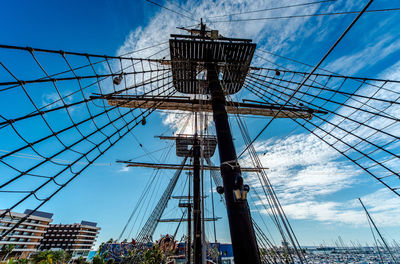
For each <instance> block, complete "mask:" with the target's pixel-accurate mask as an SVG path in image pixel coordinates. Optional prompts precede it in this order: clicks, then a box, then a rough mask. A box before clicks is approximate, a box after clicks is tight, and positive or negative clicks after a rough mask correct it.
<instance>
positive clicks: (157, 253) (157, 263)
mask: <svg viewBox="0 0 400 264" xmlns="http://www.w3.org/2000/svg"><path fill="white" fill-rule="evenodd" d="M142 264H165V256H164V254H163V252H162V251H161V250H160V248H159V247H158V246H156V245H153V246H152V247H151V248H150V249H148V250H146V252H145V253H144V255H143V262H142Z"/></svg>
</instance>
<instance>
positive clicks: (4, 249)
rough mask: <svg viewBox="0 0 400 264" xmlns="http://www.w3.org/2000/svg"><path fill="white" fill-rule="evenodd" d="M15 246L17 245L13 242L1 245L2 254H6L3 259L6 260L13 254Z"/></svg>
mask: <svg viewBox="0 0 400 264" xmlns="http://www.w3.org/2000/svg"><path fill="white" fill-rule="evenodd" d="M14 248H15V245H13V244H7V245H3V246H2V247H1V255H3V254H4V255H5V256H4V258H3V259H2V260H6V259H7V257H8V256H9V255H10V254H11V252H13V250H14Z"/></svg>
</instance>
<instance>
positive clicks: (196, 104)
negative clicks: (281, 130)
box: [107, 96, 325, 119]
mask: <svg viewBox="0 0 400 264" xmlns="http://www.w3.org/2000/svg"><path fill="white" fill-rule="evenodd" d="M107 102H108V104H109V105H111V106H123V107H127V108H156V109H159V110H171V111H188V112H209V113H211V112H212V108H211V104H210V101H208V100H201V101H200V100H193V99H181V98H179V99H177V98H176V99H175V98H173V99H164V98H157V97H149V98H143V97H134V96H115V97H114V98H111V99H108V100H107ZM159 102H162V103H161V104H157V103H159ZM155 105H157V106H156V107H155ZM226 105H227V106H226V111H227V112H228V114H239V115H256V116H275V114H276V113H278V112H279V109H280V106H277V105H268V104H252V103H240V102H232V101H228V102H227V103H226ZM316 113H317V114H325V112H323V111H318V110H312V109H306V108H298V107H284V108H283V109H282V110H281V111H280V112H279V113H278V115H277V117H278V118H302V119H311V118H312V117H313V114H316Z"/></svg>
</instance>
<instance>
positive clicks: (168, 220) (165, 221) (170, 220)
mask: <svg viewBox="0 0 400 264" xmlns="http://www.w3.org/2000/svg"><path fill="white" fill-rule="evenodd" d="M219 219H221V217H216V218H204V219H201V220H203V221H206V222H208V221H217V220H219ZM187 221H188V219H181V218H173V219H160V220H158V222H160V223H170V222H187Z"/></svg>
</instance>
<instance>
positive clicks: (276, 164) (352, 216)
mask: <svg viewBox="0 0 400 264" xmlns="http://www.w3.org/2000/svg"><path fill="white" fill-rule="evenodd" d="M166 4H167V5H168V3H166ZM286 4H291V1H278V0H274V1H270V2H268V3H266V2H265V1H262V0H238V1H227V0H223V1H211V0H203V1H201V2H200V3H199V2H198V1H187V2H186V4H185V5H183V8H184V9H186V10H196V13H195V16H196V19H198V18H200V17H212V16H217V15H221V14H229V13H238V12H242V11H248V10H255V9H261V8H268V7H273V6H283V5H286ZM358 4H359V3H358V2H357V1H344V0H343V1H336V2H335V3H334V4H332V5H330V4H329V5H328V4H324V5H315V6H308V7H299V8H289V9H284V10H279V12H266V13H260V14H254V13H253V14H249V15H242V16H240V17H239V18H246V17H250V18H255V17H267V16H272V15H276V14H279V16H286V15H293V14H305V13H307V14H312V13H315V12H317V10H318V8H321V7H322V9H321V10H324V11H329V12H332V11H337V10H349V9H352V8H353V9H354V7H355V6H356V5H358ZM169 7H171V8H173V9H176V7H173V6H169ZM210 20H214V21H215V20H226V18H214V19H208V21H210ZM309 20H310V18H303V19H292V20H274V21H270V20H267V21H256V22H254V21H253V22H242V23H215V24H213V23H208V26H209V27H212V28H217V29H218V30H220V33H221V34H222V35H225V36H230V37H244V38H253V40H254V41H255V42H259V43H261V44H260V45H258V47H260V48H262V49H266V50H270V51H273V52H276V53H282V51H288V50H289V51H295V50H296V49H298V48H299V47H300V46H301V45H297V44H298V43H299V42H301V41H302V40H303V39H304V37H305V36H310V35H312V34H313V35H315V41H316V42H319V41H321V38H322V37H325V36H329V33H330V32H332V31H333V30H334V29H335V28H334V27H333V28H332V27H330V26H329V25H328V23H324V22H326V21H331V20H336V21H340V18H337V17H331V18H318V24H317V25H316V24H315V23H314V24H312V23H307V22H308V21H309ZM206 21H207V19H206ZM192 24H196V22H193V21H190V20H188V19H186V18H184V17H183V16H178V15H176V14H173V13H171V12H169V11H166V10H160V12H158V13H157V14H156V15H155V17H154V18H153V19H152V20H151V21H150V22H149V24H148V25H147V26H145V27H141V28H138V29H136V30H135V31H132V32H131V33H130V34H129V36H128V37H127V38H126V41H125V43H124V44H123V45H122V46H121V47H120V49H119V50H118V54H124V53H128V52H131V51H134V50H140V49H142V48H145V47H148V46H151V45H154V44H157V43H161V42H164V41H167V40H168V38H169V34H170V33H178V32H179V33H180V31H179V30H177V29H176V27H177V26H186V25H192ZM294 43H295V44H296V45H293V44H294ZM399 48H400V41H398V40H394V39H393V38H392V37H390V36H386V37H385V38H383V39H381V41H379V42H377V43H371V44H368V45H367V46H366V47H365V48H364V49H362V50H361V51H359V52H357V53H353V54H350V55H345V56H343V57H340V58H338V59H336V60H334V61H333V62H331V63H330V64H329V65H328V66H327V68H329V69H331V70H333V71H338V72H341V73H346V75H348V74H351V73H355V72H356V71H358V70H359V69H361V68H362V67H363V66H365V65H366V64H370V63H373V62H377V61H380V60H382V59H383V58H385V57H387V56H388V55H390V54H392V53H393V52H395V51H396V50H398V49H399ZM156 51H161V53H159V54H157V55H156V56H155V57H156V58H163V57H167V58H168V57H169V49H168V44H164V45H161V46H157V47H154V48H152V49H148V50H144V51H141V52H138V53H137V54H133V55H132V56H133V57H147V56H150V55H151V54H153V53H155V52H156ZM263 57H268V56H266V55H265V54H263ZM271 60H272V61H274V59H273V58H271ZM254 63H256V64H261V63H262V61H261V60H259V59H257V58H255V60H254ZM397 67H398V70H399V69H400V63H399V65H397ZM398 70H397V71H395V72H399V71H398ZM386 74H387V76H389V75H390V76H394V77H396V78H397V76H398V75H396V74H395V73H394V72H387V73H386ZM145 77H146V76H145ZM369 89H372V88H371V87H369ZM363 93H366V94H370V93H371V91H368V90H361V91H359V94H363ZM382 96H385V95H383V94H382ZM352 104H354V105H357V104H359V102H355V101H352ZM368 104H369V106H364V107H365V109H368V108H370V107H371V106H373V107H378V108H379V107H380V106H381V105H380V104H379V103H371V102H368ZM395 110H396V109H393V108H391V109H390V110H389V111H395ZM396 111H397V110H396ZM340 113H341V114H343V115H344V116H346V115H349V114H350V113H351V112H350V110H349V109H346V108H342V109H341V110H340ZM391 114H394V112H391ZM185 116H186V115H184V114H182V113H176V114H163V124H164V125H168V126H169V127H170V128H171V129H172V130H173V131H179V130H182V128H183V127H184V126H185V125H184V124H185V123H186V122H185ZM354 118H356V119H357V120H360V121H361V122H363V121H366V120H368V118H369V116H368V115H365V114H363V113H358V114H357V115H356V116H354ZM330 121H332V122H333V123H335V124H338V123H340V122H342V121H343V120H342V119H340V118H333V119H332V120H330ZM366 122H368V124H370V125H371V126H375V127H382V126H384V125H385V124H384V123H382V122H381V121H380V120H376V119H371V120H369V121H366ZM341 125H342V126H343V127H347V128H348V129H351V128H354V123H351V122H347V121H345V122H342V124H341ZM192 127H193V124H192V123H191V122H189V124H187V125H186V127H185V131H183V132H184V133H191V132H192V131H191V129H192ZM323 128H325V129H328V128H329V125H327V124H324V125H323ZM394 129H395V128H392V130H394ZM399 131H400V130H399ZM319 133H321V132H319ZM335 133H336V134H335V135H336V136H338V137H342V136H344V135H345V132H343V131H340V130H336V132H335ZM354 133H355V134H356V135H367V134H368V135H372V133H373V131H371V130H370V129H367V128H365V127H361V128H354ZM322 134H323V133H322ZM370 139H371V140H374V141H379V140H387V139H386V138H380V136H379V135H373V136H371V138H370ZM327 140H330V141H331V142H332V141H334V139H333V138H332V137H331V138H329V137H328V138H327ZM345 140H346V142H352V143H354V142H356V140H357V138H356V137H354V136H346V137H345ZM342 147H343V146H342ZM360 147H365V148H366V147H367V146H365V145H360ZM255 148H256V150H257V151H258V152H260V153H263V152H265V151H266V152H267V154H266V155H265V156H262V155H261V162H262V164H263V166H265V167H269V168H270V170H269V173H268V176H269V178H270V179H271V182H272V184H273V186H274V187H275V189H276V190H277V192H278V196H279V198H281V200H282V201H284V208H285V210H286V212H287V213H288V215H289V216H290V217H292V218H296V219H314V220H319V221H324V222H338V221H339V222H342V223H353V224H362V220H361V218H360V214H361V211H360V210H358V209H357V210H356V209H354V208H348V207H346V206H345V203H342V202H335V201H327V199H329V195H332V194H335V193H337V192H339V191H341V190H343V189H345V188H351V187H352V184H354V183H355V182H356V181H357V182H359V181H360V179H359V177H358V176H359V175H360V171H359V170H358V169H357V168H356V167H354V166H352V165H349V163H347V162H344V161H343V160H342V159H340V157H341V156H340V155H339V153H338V152H336V151H335V150H334V149H332V148H331V147H329V146H328V145H327V144H325V143H323V142H322V141H321V140H319V139H318V138H316V137H315V136H313V135H308V134H299V135H294V136H289V137H287V138H284V139H270V140H267V141H264V142H257V143H256V145H255ZM242 162H243V164H246V163H249V162H250V159H249V157H247V158H245V159H244V160H243V161H242ZM251 181H252V182H253V183H255V182H256V179H254V178H253V179H251ZM255 185H256V184H255ZM378 194H379V193H378ZM371 199H372V198H370V197H369V196H367V197H365V202H366V204H367V203H368V202H370V201H371ZM323 200H324V201H323ZM371 210H372V211H374V210H376V211H377V212H382V217H383V218H386V219H387V220H386V222H387V223H391V221H392V220H391V219H392V218H391V217H390V216H388V213H387V211H386V210H385V208H384V207H382V205H376V206H375V207H373V208H372V209H371ZM378 218H379V216H378Z"/></svg>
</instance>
